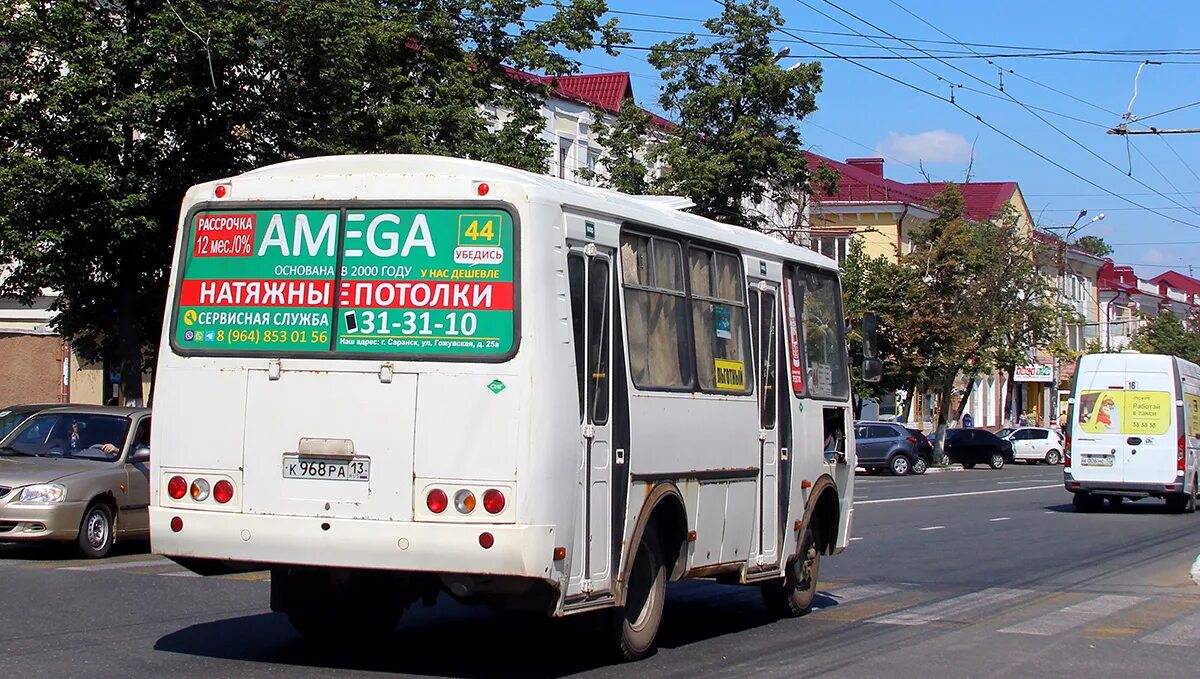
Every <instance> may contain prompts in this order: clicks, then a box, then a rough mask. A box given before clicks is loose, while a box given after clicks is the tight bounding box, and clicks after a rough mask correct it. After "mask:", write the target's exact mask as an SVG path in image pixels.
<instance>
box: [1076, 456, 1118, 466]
mask: <svg viewBox="0 0 1200 679" xmlns="http://www.w3.org/2000/svg"><path fill="white" fill-rule="evenodd" d="M1081 461H1082V462H1083V466H1085V467H1111V466H1113V456H1112V455H1084V456H1083V457H1082V459H1081Z"/></svg>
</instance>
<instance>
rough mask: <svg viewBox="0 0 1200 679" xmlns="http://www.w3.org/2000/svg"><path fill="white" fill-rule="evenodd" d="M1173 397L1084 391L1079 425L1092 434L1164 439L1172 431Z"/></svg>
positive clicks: (1137, 393) (1147, 393) (1128, 392)
mask: <svg viewBox="0 0 1200 679" xmlns="http://www.w3.org/2000/svg"><path fill="white" fill-rule="evenodd" d="M1172 410H1173V406H1172V403H1171V394H1169V393H1167V392H1165V391H1122V390H1116V389H1110V390H1100V391H1082V392H1080V394H1079V408H1078V412H1079V425H1080V428H1081V429H1082V430H1083V431H1085V432H1087V433H1089V434H1127V435H1145V436H1161V435H1162V434H1165V433H1167V431H1168V430H1170V428H1171V411H1172Z"/></svg>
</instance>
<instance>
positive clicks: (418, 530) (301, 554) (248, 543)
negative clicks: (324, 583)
mask: <svg viewBox="0 0 1200 679" xmlns="http://www.w3.org/2000/svg"><path fill="white" fill-rule="evenodd" d="M176 517H178V518H179V519H180V520H181V521H182V522H183V527H182V529H181V530H180V531H178V532H176V531H174V530H172V529H171V522H172V520H173V519H175V518H176ZM483 533H488V534H490V535H491V536H492V539H493V544H492V545H491V547H490V548H486V549H485V548H484V547H483V546H482V544H481V537H480V536H481V534H483ZM150 535H151V545H152V546H153V550H154V552H155V553H156V554H162V555H164V556H168V557H184V558H195V559H213V560H221V561H233V562H247V563H257V564H262V565H263V566H264V567H265V566H269V565H292V566H317V567H322V566H323V567H330V568H374V569H382V570H395V571H422V572H429V573H467V574H477V575H479V574H486V575H514V576H522V577H528V578H540V579H545V580H556V579H557V575H558V574H557V573H556V570H557V569H556V568H555V561H554V550H555V547H556V545H555V529H554V527H552V526H522V525H511V524H506V525H493V524H478V523H475V524H467V525H464V524H447V523H416V522H399V521H374V520H364V519H332V518H313V517H301V516H261V515H255V514H232V513H227V512H212V511H196V510H181V509H175V508H164V507H151V508H150ZM482 542H485V543H486V539H485V540H483V541H482Z"/></svg>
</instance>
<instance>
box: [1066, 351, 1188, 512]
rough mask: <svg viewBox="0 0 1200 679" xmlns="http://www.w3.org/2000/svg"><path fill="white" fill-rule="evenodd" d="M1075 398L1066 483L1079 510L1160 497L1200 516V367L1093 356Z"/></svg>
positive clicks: (1170, 359)
mask: <svg viewBox="0 0 1200 679" xmlns="http://www.w3.org/2000/svg"><path fill="white" fill-rule="evenodd" d="M1071 394H1072V395H1071V400H1070V415H1069V418H1070V423H1069V426H1068V428H1067V440H1066V445H1065V448H1066V451H1065V453H1066V458H1065V460H1064V464H1065V468H1064V483H1065V484H1066V488H1067V490H1069V491H1071V492H1072V493H1074V495H1075V497H1074V504H1075V507H1076V508H1077V509H1079V510H1080V511H1094V510H1097V509H1100V508H1101V507H1102V506H1103V503H1104V498H1108V501H1109V504H1110V505H1112V506H1117V505H1119V504H1120V503H1121V501H1122V500H1124V499H1125V498H1129V499H1131V500H1139V499H1141V498H1145V497H1157V498H1163V499H1165V500H1166V501H1167V506H1168V507H1169V508H1171V509H1173V510H1175V511H1186V512H1194V511H1196V493H1197V453H1198V451H1200V366H1197V365H1196V364H1194V363H1190V362H1188V361H1185V360H1183V359H1181V358H1177V357H1175V356H1162V355H1155V354H1140V353H1137V352H1133V351H1125V352H1122V353H1119V354H1088V355H1086V356H1082V357H1080V359H1079V364H1078V366H1077V369H1076V371H1075V385H1074V387H1073V388H1072V390H1071Z"/></svg>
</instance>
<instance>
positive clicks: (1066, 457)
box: [1063, 432, 1071, 467]
mask: <svg viewBox="0 0 1200 679" xmlns="http://www.w3.org/2000/svg"><path fill="white" fill-rule="evenodd" d="M1063 466H1064V467H1070V466H1071V433H1070V432H1067V433H1066V434H1064V435H1063Z"/></svg>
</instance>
